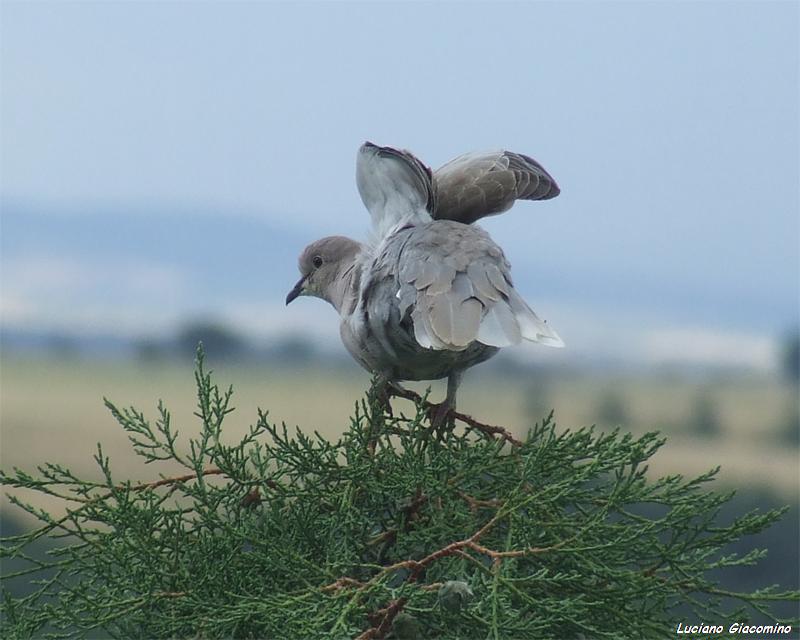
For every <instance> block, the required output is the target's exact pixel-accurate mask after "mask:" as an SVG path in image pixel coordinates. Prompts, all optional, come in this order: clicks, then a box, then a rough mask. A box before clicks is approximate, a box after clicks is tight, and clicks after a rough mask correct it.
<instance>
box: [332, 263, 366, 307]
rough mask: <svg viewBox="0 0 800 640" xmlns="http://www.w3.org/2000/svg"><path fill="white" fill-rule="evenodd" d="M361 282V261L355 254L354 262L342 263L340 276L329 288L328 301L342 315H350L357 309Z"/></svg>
mask: <svg viewBox="0 0 800 640" xmlns="http://www.w3.org/2000/svg"><path fill="white" fill-rule="evenodd" d="M360 284H361V263H360V261H359V260H358V259H357V258H356V257H355V256H354V257H353V260H352V262H348V263H346V264H343V265H342V267H341V270H340V271H339V277H338V278H336V279H335V280H334V282H333V283H332V285H331V287H330V289H329V290H328V296H327V298H328V302H330V303H331V304H332V305H333V306H334V307H335V308H336V311H338V312H339V315H340V316H344V315H349V314H351V313H352V312H353V310H354V309H355V307H356V303H357V302H358V290H359V286H360Z"/></svg>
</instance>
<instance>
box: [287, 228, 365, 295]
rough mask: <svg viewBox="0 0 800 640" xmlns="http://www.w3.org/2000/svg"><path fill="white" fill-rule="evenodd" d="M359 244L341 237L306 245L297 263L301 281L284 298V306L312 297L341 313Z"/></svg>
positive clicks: (331, 237) (350, 281)
mask: <svg viewBox="0 0 800 640" xmlns="http://www.w3.org/2000/svg"><path fill="white" fill-rule="evenodd" d="M359 251H361V244H360V243H358V242H356V241H355V240H351V239H350V238H345V237H344V236H328V237H327V238H322V240H317V241H316V242H312V243H311V244H310V245H308V246H307V247H306V248H305V249H304V250H303V253H301V254H300V258H299V259H298V261H297V262H298V267H299V268H300V274H301V277H300V280H298V281H297V284H296V285H295V286H294V289H292V290H291V291H290V292H289V295H288V296H286V304H289V303H290V302H291V301H292V300H294V299H295V298H297V297H299V296H315V297H317V298H322V299H323V300H327V301H328V302H330V303H331V304H332V305H333V306H334V307H336V309H337V310H339V309H341V307H342V303H343V302H344V299H345V296H346V295H347V294H348V292H349V287H350V286H351V283H352V282H353V278H352V274H353V271H354V267H355V265H356V258H357V256H358V253H359Z"/></svg>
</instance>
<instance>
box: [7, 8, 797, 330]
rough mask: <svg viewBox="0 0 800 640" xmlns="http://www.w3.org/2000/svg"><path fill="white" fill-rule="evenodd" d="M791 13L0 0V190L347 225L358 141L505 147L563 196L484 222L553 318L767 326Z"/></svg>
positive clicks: (787, 184)
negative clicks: (526, 158)
mask: <svg viewBox="0 0 800 640" xmlns="http://www.w3.org/2000/svg"><path fill="white" fill-rule="evenodd" d="M798 15H799V10H798V3H796V2H766V1H763V0H760V1H758V2H724V1H718V2H686V1H684V2H641V3H636V2H616V3H609V2H587V3H582V2H547V3H545V2H526V3H510V2H509V3H504V2H492V3H477V2H476V3H462V2H438V3H422V2H414V3H411V2H406V3H344V2H325V3H299V2H294V3H291V4H281V3H271V2H247V3H235V2H203V3H200V2H146V3H143V2H105V3H90V2H57V3H46V2H8V1H3V3H2V15H1V18H2V24H1V25H0V36H1V38H0V40H1V44H0V54H1V55H2V69H1V70H0V81H1V82H2V85H1V86H0V108H1V111H0V118H1V120H0V124H1V130H0V133H1V134H2V138H1V140H0V152H1V154H2V155H1V160H2V166H1V170H2V173H1V174H0V178H1V188H0V195H2V202H3V209H4V212H5V211H11V210H12V209H14V208H15V207H17V206H20V205H24V206H26V207H28V206H32V207H39V208H40V209H47V210H48V211H55V212H59V211H61V212H64V215H77V214H76V212H80V211H82V210H85V211H97V210H98V208H102V209H103V211H105V212H107V215H114V211H115V210H116V209H117V208H120V209H124V210H125V211H126V212H128V213H130V211H132V210H134V211H137V210H141V211H143V212H147V211H153V210H164V209H170V208H174V209H175V210H179V211H182V212H186V215H191V213H192V211H202V212H204V213H206V214H208V213H209V212H211V213H212V214H213V215H216V216H223V215H232V216H240V215H245V216H250V217H255V218H259V219H261V220H263V221H264V222H266V223H268V224H269V226H270V227H271V228H274V229H284V230H288V231H291V232H292V233H296V234H297V236H298V237H307V239H308V240H309V241H310V240H312V239H314V238H316V237H318V236H320V235H324V234H329V233H346V234H349V235H353V236H355V237H364V235H365V233H366V229H367V223H368V217H367V214H366V212H365V211H364V209H363V207H362V205H361V203H360V201H359V199H358V194H357V191H356V188H355V182H354V176H353V174H354V157H355V151H356V149H357V147H358V146H359V144H360V143H361V142H362V141H363V140H365V139H369V140H373V141H375V142H377V143H382V144H393V145H396V146H401V147H405V148H408V149H411V150H413V151H414V152H415V153H416V154H417V155H419V156H420V158H422V159H423V160H424V161H426V162H427V163H429V164H431V165H433V166H434V167H435V166H438V165H440V164H442V163H443V162H445V161H447V160H448V159H450V158H451V157H453V156H455V155H457V154H459V153H462V152H464V151H467V150H472V149H484V148H497V147H506V148H509V149H512V150H516V151H520V152H523V153H527V154H529V155H532V156H533V157H535V158H537V159H538V160H539V161H540V162H542V163H543V164H544V166H545V167H546V168H547V169H548V170H549V171H550V172H551V173H552V174H553V175H554V176H555V177H556V179H557V180H558V182H559V184H560V185H561V187H562V195H561V196H560V197H559V198H557V199H556V200H553V201H549V202H545V203H533V204H531V203H523V204H521V205H518V206H517V207H516V208H515V209H514V210H513V211H512V212H511V213H509V214H505V215H503V216H499V217H497V218H494V219H492V220H490V221H487V222H486V224H485V226H486V228H487V229H488V230H489V231H490V233H492V235H493V237H495V239H496V240H498V242H500V243H501V244H502V245H503V246H504V248H505V249H506V252H507V254H508V256H509V258H510V259H511V261H512V264H513V265H514V268H515V272H519V273H520V274H522V275H523V283H522V286H521V288H522V289H523V290H524V291H525V290H529V291H540V292H541V294H542V296H541V297H543V298H544V299H545V300H546V303H547V304H548V305H550V307H551V308H552V309H554V310H555V311H556V315H561V316H562V322H567V324H569V323H570V322H572V323H573V324H574V322H575V321H574V318H572V319H569V316H571V315H573V316H574V315H576V314H580V315H581V317H582V322H583V323H584V324H585V325H586V326H589V327H592V326H593V328H592V330H593V331H595V332H600V333H601V334H602V333H605V334H614V333H615V327H614V325H613V322H614V321H615V320H614V319H615V318H616V317H619V321H620V324H619V332H620V333H621V332H624V331H628V330H629V329H630V325H631V323H632V322H633V323H634V324H640V323H641V322H646V323H649V324H648V326H649V328H650V329H651V330H652V331H662V332H663V331H671V330H674V329H676V328H677V329H678V330H687V331H689V330H691V329H693V328H698V327H705V328H710V329H711V330H714V331H716V330H719V331H733V332H740V334H743V335H752V336H757V335H776V334H777V333H778V332H780V331H784V330H785V329H786V328H787V327H788V326H789V325H790V324H791V323H792V322H793V321H794V318H796V313H797V295H798V294H797V290H798V268H799V265H798V207H799V202H798V174H799V167H798V117H799V115H800V109H798ZM163 242H165V243H167V244H168V243H169V242H170V239H169V238H163ZM4 244H5V247H6V250H5V251H4V255H3V263H4V265H3V266H4V269H5V270H6V273H9V272H12V273H13V272H14V271H13V270H14V269H15V268H18V265H17V267H15V264H14V262H13V261H14V260H17V259H18V258H19V256H17V255H15V254H13V251H12V250H11V249H9V247H13V244H14V243H13V238H6V239H5V241H4ZM301 248H302V247H297V251H298V252H299V250H300V249H301ZM77 258H80V256H77ZM220 268H224V265H220ZM3 284H4V289H5V290H6V291H8V290H9V289H10V290H11V291H12V292H13V293H14V294H15V295H22V294H24V292H20V291H18V290H15V289H14V287H13V283H10V282H9V278H8V277H6V279H5V281H4V283H3ZM290 284H291V283H290ZM281 286H283V285H282V284H281ZM277 289H278V287H277V286H276V291H277ZM664 301H669V304H667V303H665V302H664ZM268 302H269V303H270V304H273V303H274V304H275V305H277V304H278V303H279V302H280V299H279V298H277V299H275V300H270V301H268ZM533 306H534V307H536V306H537V305H536V304H534V305H533ZM275 308H277V306H276V307H275ZM304 311H307V312H308V311H309V307H305V308H304ZM547 315H549V316H553V313H549V314H547ZM565 315H566V316H568V317H566V318H565V317H563V316H565ZM587 315H588V317H587ZM740 316H741V317H740ZM626 318H627V320H626ZM638 319H643V320H638ZM598 325H601V326H600V327H598ZM556 326H558V325H556ZM575 326H577V325H575ZM573 333H574V332H573ZM736 335H739V334H736ZM616 339H619V336H616ZM579 342H580V339H579Z"/></svg>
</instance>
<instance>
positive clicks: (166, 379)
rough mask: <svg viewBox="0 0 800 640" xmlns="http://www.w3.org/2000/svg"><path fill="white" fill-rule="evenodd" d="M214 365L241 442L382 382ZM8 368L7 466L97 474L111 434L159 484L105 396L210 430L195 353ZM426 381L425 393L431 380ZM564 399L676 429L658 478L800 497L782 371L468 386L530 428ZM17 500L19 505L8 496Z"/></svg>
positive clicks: (310, 420) (348, 407)
mask: <svg viewBox="0 0 800 640" xmlns="http://www.w3.org/2000/svg"><path fill="white" fill-rule="evenodd" d="M212 368H213V369H214V370H215V379H216V381H217V382H218V383H219V384H220V385H221V386H227V385H229V384H232V385H233V387H234V390H235V395H234V402H233V404H234V406H235V407H236V411H235V412H234V413H233V414H231V415H230V416H229V419H228V420H227V422H226V427H225V437H226V438H227V439H228V440H229V441H234V440H237V439H238V438H239V437H240V436H241V435H242V434H243V433H244V432H245V431H246V430H247V427H248V426H249V425H250V424H252V423H253V422H254V420H255V416H256V410H257V408H258V407H260V408H262V409H264V410H267V411H269V415H270V417H271V419H272V420H274V421H275V422H277V423H280V422H285V423H286V424H287V425H289V426H295V425H299V426H301V427H302V428H303V429H304V430H306V431H312V430H317V431H319V432H320V433H322V434H324V435H326V436H336V435H337V434H338V433H341V432H342V430H344V429H345V428H346V427H347V425H348V423H349V416H350V415H352V413H353V408H354V405H355V403H356V402H357V401H358V400H359V399H360V398H362V397H363V395H364V392H365V390H366V389H367V387H368V384H369V377H368V376H367V374H365V373H361V372H357V371H354V370H352V369H343V370H337V369H333V368H330V367H326V368H323V369H320V368H318V367H317V368H315V367H312V366H309V367H306V368H293V369H290V370H286V369H276V368H270V367H267V366H233V365H223V366H219V367H213V366H212ZM1 376H2V377H1V378H0V436H1V437H2V439H1V440H0V445H2V456H1V458H0V461H1V462H2V467H3V468H4V469H10V468H11V467H14V466H17V467H21V468H25V469H33V468H34V467H35V466H36V465H37V464H40V463H42V462H44V461H57V462H60V463H62V464H63V465H65V466H67V467H69V468H71V469H73V471H75V472H76V473H79V474H86V475H89V474H91V475H96V469H95V465H94V462H93V460H92V455H93V454H94V453H95V452H96V444H97V443H98V442H100V443H102V445H103V451H104V453H105V454H107V455H109V456H110V457H111V460H112V467H113V468H114V469H115V470H116V472H117V473H118V474H119V478H120V479H122V478H125V477H127V478H131V479H141V480H145V479H152V478H154V477H157V476H158V475H159V474H161V473H164V474H168V473H170V471H171V469H170V468H169V467H168V466H166V467H160V468H156V467H154V466H150V467H147V466H144V465H141V464H140V463H139V461H138V460H137V459H135V457H133V456H132V454H131V449H130V446H129V443H128V441H127V437H126V435H125V433H124V432H123V431H122V429H121V428H119V427H118V425H117V424H116V422H115V421H114V420H113V418H112V417H111V415H110V414H109V413H108V411H107V410H106V409H105V407H104V406H103V397H104V396H105V397H108V398H109V399H110V400H112V401H113V402H114V403H115V404H117V405H118V406H129V405H133V406H135V407H136V408H137V409H140V410H142V411H144V412H145V414H148V415H152V416H154V415H155V407H156V404H157V402H158V400H159V399H163V400H164V402H165V404H166V406H167V407H168V408H169V409H170V410H171V411H172V414H173V420H174V424H175V425H176V426H177V427H178V429H179V430H180V431H181V433H182V434H184V435H188V434H190V433H193V432H194V431H195V430H196V429H197V428H198V420H197V419H196V418H195V417H194V416H193V415H192V414H193V411H194V379H193V374H192V364H191V363H190V362H188V361H187V362H186V363H184V364H180V363H178V362H175V361H166V362H150V363H145V362H135V361H90V360H80V359H74V360H69V359H62V360H58V359H31V358H29V359H19V358H5V359H4V360H3V363H2V372H1ZM412 386H414V387H415V388H416V389H417V390H424V389H425V387H426V386H427V385H425V384H417V385H412ZM433 386H434V388H433V391H432V398H433V399H439V398H440V397H441V395H442V393H443V389H442V384H441V383H436V384H434V385H433ZM395 402H396V405H395V406H396V410H400V411H410V410H411V405H410V404H409V403H406V402H405V401H395ZM793 403H795V404H794V405H793ZM793 406H794V407H795V409H793ZM551 407H552V408H554V409H555V418H556V422H557V423H558V425H559V426H560V427H562V428H568V427H577V426H582V425H588V424H593V423H597V424H598V426H599V427H600V428H604V429H607V428H611V427H612V426H613V425H614V424H615V423H619V424H621V425H622V427H623V428H624V429H628V430H630V431H633V432H642V431H648V430H654V429H658V430H661V431H663V433H664V434H665V435H667V436H669V441H668V444H667V445H666V447H665V448H664V449H663V450H662V451H661V452H660V453H659V455H658V456H656V459H655V460H654V461H653V463H652V464H651V471H652V472H653V473H654V474H658V475H663V474H666V473H676V472H677V473H684V474H687V475H692V474H699V473H701V472H703V471H705V470H707V469H709V468H712V467H714V466H716V465H722V473H721V476H720V478H721V482H722V483H723V484H724V485H727V486H730V487H733V488H763V489H767V490H771V491H773V492H775V493H777V494H779V495H781V496H783V497H784V498H785V499H790V500H793V501H795V502H796V501H797V499H798V487H799V486H800V479H799V477H798V474H799V473H800V472H798V449H797V448H796V444H792V437H791V436H790V435H789V433H790V430H791V428H792V426H794V428H798V426H797V424H796V423H792V420H796V414H793V413H792V411H793V410H796V398H795V396H794V394H793V389H792V388H791V386H790V385H788V384H785V383H782V382H781V381H778V380H773V379H762V378H738V379H730V378H729V379H716V380H704V381H702V382H698V381H696V380H687V379H681V378H680V377H676V376H671V377H657V376H644V377H643V376H629V377H625V376H618V377H603V376H600V375H593V376H589V375H565V374H562V375H553V374H548V375H545V374H536V373H530V372H528V373H519V372H517V373H515V374H514V375H511V374H502V375H501V374H493V373H491V372H490V373H487V372H486V371H483V372H481V371H480V370H476V371H475V372H471V373H470V374H469V375H468V376H467V378H466V379H465V382H464V384H463V386H462V389H461V392H460V395H459V409H460V410H462V411H464V412H466V413H469V414H471V415H473V416H475V417H476V418H478V419H480V420H482V421H484V422H488V423H492V424H500V425H504V426H506V427H508V428H509V429H510V430H511V431H514V432H515V433H518V434H521V433H524V432H525V430H526V429H527V427H528V426H529V425H531V424H533V422H535V421H536V420H538V419H540V418H541V417H542V416H543V415H545V414H546V413H547V412H548V411H549V409H550V408H551ZM793 415H794V418H793V417H792V416H793ZM703 433H706V435H705V436H703V435H702V434H703ZM794 443H796V439H794ZM42 506H44V505H42ZM49 506H51V507H52V506H53V505H49ZM3 507H4V511H5V507H7V502H5V499H4V502H3Z"/></svg>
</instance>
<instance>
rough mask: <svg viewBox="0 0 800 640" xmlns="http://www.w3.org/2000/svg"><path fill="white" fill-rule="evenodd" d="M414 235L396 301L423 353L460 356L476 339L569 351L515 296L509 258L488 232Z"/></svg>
mask: <svg viewBox="0 0 800 640" xmlns="http://www.w3.org/2000/svg"><path fill="white" fill-rule="evenodd" d="M408 233H409V237H408V238H407V240H406V241H404V242H403V248H402V251H401V252H400V253H399V255H398V257H397V267H396V273H397V276H398V280H399V290H398V292H397V298H398V300H399V312H400V317H401V318H403V317H404V316H405V315H406V314H407V313H410V315H411V320H412V323H413V325H414V337H415V338H416V340H417V342H418V343H419V344H420V345H421V346H422V347H425V348H428V349H447V350H452V351H460V350H463V349H466V348H467V347H468V346H469V345H470V343H472V342H473V341H475V340H477V341H478V342H481V343H483V344H486V345H490V346H494V347H506V346H509V345H512V344H516V343H518V342H521V341H522V340H531V341H533V342H540V343H542V344H545V345H548V346H553V347H561V346H563V345H564V343H563V342H562V341H561V338H559V337H558V334H556V332H555V331H553V330H552V329H551V328H550V327H549V326H548V325H547V323H546V322H544V321H543V320H541V319H540V318H539V317H538V316H537V315H536V314H535V313H534V312H533V310H532V309H531V308H530V307H529V306H528V305H527V304H526V303H525V301H524V300H523V299H522V298H521V297H520V295H519V294H518V293H517V292H516V290H515V289H514V287H513V286H512V284H511V277H510V275H509V269H510V267H509V264H508V262H507V261H506V259H505V257H504V256H503V252H502V251H501V250H500V248H499V247H498V246H497V245H496V244H495V243H494V242H493V241H492V240H491V238H489V235H488V234H487V233H486V232H485V231H483V230H481V229H479V228H477V227H464V226H462V225H458V224H453V223H450V222H437V223H435V224H429V225H422V226H419V227H416V228H415V229H413V230H409V231H408Z"/></svg>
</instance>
